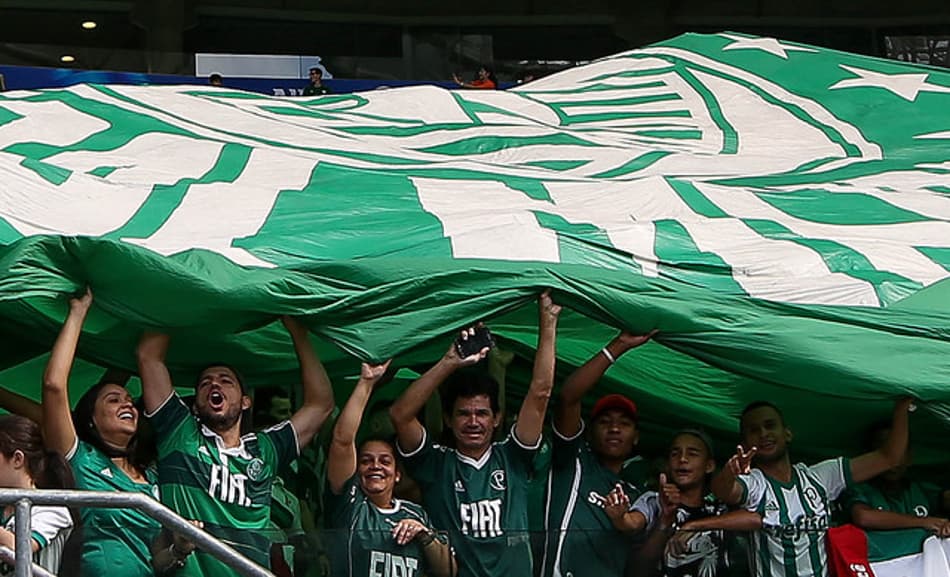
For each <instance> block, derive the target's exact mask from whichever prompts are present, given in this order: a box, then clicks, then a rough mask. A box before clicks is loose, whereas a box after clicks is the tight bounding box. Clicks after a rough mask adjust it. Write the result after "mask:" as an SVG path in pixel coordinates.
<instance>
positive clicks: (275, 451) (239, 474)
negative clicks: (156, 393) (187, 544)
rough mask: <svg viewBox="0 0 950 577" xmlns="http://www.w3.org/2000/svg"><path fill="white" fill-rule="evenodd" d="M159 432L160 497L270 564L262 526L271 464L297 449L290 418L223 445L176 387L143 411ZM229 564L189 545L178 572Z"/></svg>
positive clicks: (207, 572)
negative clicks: (152, 409)
mask: <svg viewBox="0 0 950 577" xmlns="http://www.w3.org/2000/svg"><path fill="white" fill-rule="evenodd" d="M149 418H150V419H151V420H152V423H153V425H154V427H155V437H156V439H157V440H158V482H159V487H160V489H161V498H162V503H164V504H165V505H167V506H168V507H169V508H171V509H172V510H173V511H175V512H176V513H178V514H179V515H181V516H182V517H184V518H185V519H196V520H200V521H202V522H203V523H204V528H205V531H207V532H209V533H211V534H212V535H214V536H215V537H217V538H218V539H220V540H221V541H223V542H224V543H225V544H227V545H230V546H231V547H233V548H234V549H235V550H236V551H237V552H238V553H241V554H242V555H244V556H246V557H247V558H249V559H250V560H251V561H254V562H255V563H258V564H259V565H262V566H264V567H269V566H270V540H269V539H268V538H267V532H266V531H265V529H266V528H267V526H268V521H269V519H270V510H271V484H272V483H273V481H274V477H275V476H276V475H277V470H278V469H279V468H280V466H281V465H283V464H284V463H286V462H289V461H290V460H292V459H295V458H296V457H297V435H296V433H295V432H294V429H293V426H292V425H291V424H290V422H289V421H284V422H283V423H280V424H279V425H276V426H274V427H271V428H270V429H266V430H264V431H262V432H259V433H250V434H248V435H244V436H243V437H241V444H240V445H239V446H237V447H233V448H225V447H224V443H223V441H222V440H221V437H219V436H218V435H217V434H216V433H214V432H213V431H211V430H210V429H208V428H207V427H205V426H204V425H202V424H200V423H199V422H198V420H197V419H196V418H195V417H194V415H192V413H191V411H190V410H188V407H187V406H185V403H184V402H183V401H182V400H181V398H180V397H179V396H178V394H177V393H175V394H172V395H171V396H170V397H169V398H168V400H166V401H165V403H163V404H162V406H161V407H159V408H158V410H156V411H155V412H154V413H153V414H151V415H149ZM233 574H234V571H233V570H231V569H230V568H228V567H227V566H226V565H224V564H223V563H221V562H219V561H217V560H216V559H215V558H214V557H212V556H211V555H208V554H207V553H204V552H202V551H195V554H194V555H191V556H189V557H188V561H187V563H186V565H185V567H184V568H183V569H182V570H181V572H180V573H179V575H183V576H186V577H192V576H199V575H200V576H204V577H216V576H222V577H223V576H228V577H230V576H231V575H233Z"/></svg>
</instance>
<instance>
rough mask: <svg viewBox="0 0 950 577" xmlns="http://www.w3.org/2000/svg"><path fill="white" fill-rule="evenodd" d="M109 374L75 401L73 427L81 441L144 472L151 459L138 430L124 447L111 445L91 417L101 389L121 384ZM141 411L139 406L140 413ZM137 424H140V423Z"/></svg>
mask: <svg viewBox="0 0 950 577" xmlns="http://www.w3.org/2000/svg"><path fill="white" fill-rule="evenodd" d="M110 376H111V375H110V373H106V375H104V376H103V378H102V379H101V380H100V381H99V382H98V383H96V384H95V385H93V386H92V387H91V388H90V389H89V390H88V391H86V392H85V393H83V395H82V396H81V397H79V402H77V403H76V408H74V409H73V427H74V428H75V429H76V436H77V437H79V440H80V441H82V442H83V443H87V444H89V445H92V446H93V447H95V448H96V449H98V450H99V451H102V453H104V454H105V455H106V456H107V457H109V458H110V459H112V458H116V457H125V458H126V459H128V460H129V463H130V464H131V465H132V466H133V467H135V468H136V469H138V470H139V472H140V473H144V472H145V470H146V469H147V468H148V466H149V465H150V464H151V459H150V458H149V456H148V451H145V450H143V449H142V447H141V446H140V443H139V434H138V432H136V433H135V434H134V435H132V438H131V439H129V444H128V445H126V446H125V447H113V446H111V445H109V444H108V443H106V442H105V441H104V440H103V439H102V435H100V434H99V430H98V429H96V424H95V421H93V418H92V417H93V415H94V414H95V412H96V402H97V401H98V400H99V395H100V394H101V393H102V389H104V388H105V387H106V386H107V385H116V386H118V387H121V386H122V385H121V384H119V383H117V382H114V381H113V379H111V378H109V377H110ZM141 412H142V411H141V409H140V408H139V414H140V415H141ZM140 420H141V416H140ZM139 426H141V424H140V425H139Z"/></svg>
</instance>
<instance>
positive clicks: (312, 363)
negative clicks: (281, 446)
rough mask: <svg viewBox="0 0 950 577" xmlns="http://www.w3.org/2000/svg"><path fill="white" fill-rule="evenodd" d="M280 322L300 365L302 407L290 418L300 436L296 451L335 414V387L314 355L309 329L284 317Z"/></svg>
mask: <svg viewBox="0 0 950 577" xmlns="http://www.w3.org/2000/svg"><path fill="white" fill-rule="evenodd" d="M281 321H282V322H283V323H284V327H286V328H287V332H289V333H290V338H291V339H293V341H294V352H296V353H297V361H298V362H299V363H300V377H301V380H302V381H303V405H302V406H301V407H300V408H299V409H297V412H295V413H294V414H293V416H292V417H290V422H291V423H292V424H293V426H294V430H295V431H296V432H297V447H298V448H303V447H306V446H307V445H308V444H310V441H312V440H313V437H314V436H315V435H316V434H317V433H318V432H319V431H320V427H322V426H323V423H324V422H325V421H326V420H327V417H329V416H330V414H331V413H333V407H334V401H333V387H332V386H331V385H330V377H328V376H327V371H326V369H324V368H323V363H321V362H320V359H318V358H317V355H316V353H314V352H313V346H312V345H311V344H310V333H309V332H308V331H307V327H305V326H303V325H302V324H301V323H300V321H298V320H296V319H292V318H290V317H281Z"/></svg>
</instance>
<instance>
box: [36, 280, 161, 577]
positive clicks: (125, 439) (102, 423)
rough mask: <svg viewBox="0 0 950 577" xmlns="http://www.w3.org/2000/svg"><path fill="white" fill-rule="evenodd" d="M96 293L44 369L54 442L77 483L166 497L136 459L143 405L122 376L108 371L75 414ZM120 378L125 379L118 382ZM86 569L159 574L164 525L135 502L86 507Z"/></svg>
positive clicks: (83, 303)
mask: <svg viewBox="0 0 950 577" xmlns="http://www.w3.org/2000/svg"><path fill="white" fill-rule="evenodd" d="M91 306H92V293H91V292H90V291H88V290H87V291H86V293H85V294H84V295H83V296H82V297H80V298H74V299H70V301H69V316H68V317H67V318H66V322H65V324H64V325H63V328H62V330H61V331H60V333H59V337H58V338H57V339H56V344H55V345H54V346H53V352H52V354H51V355H50V360H49V364H48V365H47V367H46V373H45V374H44V376H43V403H42V414H41V416H42V427H43V437H44V439H45V440H46V447H47V448H48V449H49V450H52V451H56V452H58V453H59V454H61V455H63V456H65V457H66V460H67V461H69V464H70V465H71V466H72V469H73V473H74V475H75V477H76V486H77V487H78V488H79V489H84V490H89V491H126V492H137V493H144V494H146V495H148V496H149V497H153V498H157V497H158V479H157V476H156V474H155V471H154V470H153V469H149V468H147V467H146V466H145V465H144V464H143V463H141V462H140V461H139V460H138V459H136V438H137V433H138V424H139V411H138V409H136V407H135V405H134V403H133V401H132V397H131V395H129V392H128V391H127V390H126V389H125V387H124V386H122V382H121V380H120V379H112V378H110V375H109V374H108V373H107V374H106V375H105V377H104V378H103V379H102V380H101V381H100V382H99V383H98V384H96V385H95V386H93V387H92V388H91V389H89V391H87V392H86V393H85V394H84V395H83V396H82V397H81V398H80V399H79V402H78V403H77V404H76V410H75V412H74V413H73V414H72V415H71V414H70V410H69V390H68V385H67V381H68V379H69V372H70V369H71V368H72V364H73V358H74V357H75V354H76V345H77V344H78V342H79V335H80V333H81V332H82V325H83V322H84V321H85V318H86V314H87V313H88V312H89V308H90V307H91ZM116 381H119V382H116ZM81 521H82V526H83V543H82V572H81V574H82V575H83V576H88V577H103V576H104V575H122V576H123V577H153V576H154V575H155V571H154V570H153V569H152V554H151V552H150V545H151V543H152V541H153V540H154V539H155V537H156V536H157V535H158V532H159V529H160V525H159V524H158V522H157V521H155V520H154V519H152V518H151V517H149V516H147V515H145V514H144V513H141V512H139V511H137V510H135V509H131V508H123V509H103V508H91V507H86V508H83V509H82V512H81Z"/></svg>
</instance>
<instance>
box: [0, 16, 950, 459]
mask: <svg viewBox="0 0 950 577" xmlns="http://www.w3.org/2000/svg"><path fill="white" fill-rule="evenodd" d="M948 105H950V73H948V72H946V71H940V70H936V69H930V68H923V67H916V66H911V65H907V64H904V63H900V62H891V61H883V60H877V59H872V58H866V57H861V56H856V55H850V54H844V53H838V52H834V51H830V50H824V49H819V48H815V47H809V46H805V45H799V44H793V43H789V42H781V41H777V40H774V39H770V38H756V37H747V36H741V35H737V34H719V35H708V36H705V35H685V36H681V37H678V38H675V39H672V40H670V41H667V42H663V43H659V44H656V45H653V46H649V47H646V48H644V49H640V50H634V51H631V52H627V53H623V54H618V55H615V56H612V57H609V58H604V59H601V60H598V61H595V62H593V63H591V64H589V65H587V66H583V67H578V68H574V69H570V70H567V71H564V72H562V73H560V74H556V75H553V76H551V77H548V78H544V79H541V80H538V81H535V82H531V83H529V84H526V85H524V86H521V87H519V88H517V89H514V90H510V91H446V90H443V89H440V88H437V87H431V86H417V87H408V88H400V89H393V90H384V91H374V92H372V93H361V94H346V95H333V96H325V97H314V98H296V99H290V98H273V97H266V96H262V95H258V94H249V93H243V92H237V91H232V90H227V89H212V88H208V89H195V87H193V86H189V87H184V86H182V87H143V86H98V85H79V86H74V87H71V88H67V89H57V90H44V91H35V92H8V93H3V94H0V319H2V325H0V335H2V338H3V342H4V343H5V345H6V346H4V347H3V348H2V352H0V368H2V369H3V370H2V371H0V383H2V384H4V385H5V386H8V387H12V388H14V389H17V390H21V391H23V392H26V393H27V394H31V395H33V396H36V395H37V394H38V391H39V383H40V380H39V379H40V376H39V375H40V374H41V371H42V357H41V355H42V354H43V353H44V352H45V351H47V350H48V349H49V347H50V345H51V343H52V341H53V339H54V338H55V334H56V332H57V330H58V327H59V323H61V321H62V319H63V318H64V316H65V312H66V295H69V294H72V293H75V292H77V291H79V290H80V289H81V288H82V287H83V286H84V285H86V284H88V285H90V286H92V288H93V291H94V293H95V296H96V301H95V306H94V310H93V311H92V313H91V314H90V317H89V319H88V321H87V325H86V330H85V333H84V335H83V339H82V342H81V344H80V354H81V356H82V358H83V359H84V360H85V361H87V362H89V363H92V364H94V365H115V366H119V367H125V368H129V369H131V368H134V365H135V363H134V347H135V344H136V341H137V338H138V335H139V334H140V332H141V331H142V330H143V329H144V328H146V327H153V328H160V329H163V330H167V331H168V332H170V333H171V334H172V335H173V344H172V350H171V353H170V358H169V361H170V364H171V365H172V369H173V371H174V372H175V375H176V378H177V379H178V381H177V382H178V383H179V384H182V385H186V386H187V385H188V384H190V382H191V379H192V378H193V374H194V371H195V369H196V368H197V367H199V366H203V365H204V364H206V363H208V362H209V361H220V360H224V361H229V362H233V363H234V364H236V365H237V366H238V367H239V368H240V369H241V370H242V371H243V372H244V373H245V374H246V376H247V378H248V380H249V381H250V382H251V383H252V384H253V385H261V384H286V385H289V384H293V383H294V382H296V380H297V375H296V364H295V361H294V357H293V351H292V348H291V346H290V340H289V338H288V337H287V336H286V335H284V334H283V332H282V330H281V329H280V325H279V323H275V319H276V317H277V316H278V315H282V314H289V315H298V316H302V317H304V319H305V321H306V323H307V324H308V325H309V326H310V327H311V329H312V330H313V331H314V333H315V334H316V335H317V337H318V338H317V339H316V340H318V341H319V343H318V349H319V352H320V353H321V356H322V357H323V358H324V360H325V361H326V363H327V365H328V368H329V370H330V372H331V374H332V375H334V378H335V382H336V383H338V384H339V385H340V392H339V400H340V401H342V399H343V398H344V397H345V394H346V392H347V391H346V389H347V387H346V383H347V382H348V381H346V380H345V379H344V378H343V377H344V376H346V375H352V374H353V373H355V372H356V371H357V370H358V364H357V360H356V358H354V357H357V358H361V359H384V358H388V357H391V356H396V357H397V358H398V361H397V362H398V363H399V364H401V365H403V366H414V367H415V366H418V365H424V364H425V363H427V362H431V361H433V360H434V359H435V358H437V357H438V355H440V354H441V353H442V352H443V351H444V349H445V348H446V347H447V345H448V342H449V340H450V339H451V335H452V333H454V331H456V330H457V329H459V328H460V327H462V326H465V325H466V324H468V323H471V322H473V321H476V320H482V319H484V320H486V321H488V322H489V324H490V325H491V326H492V328H493V329H494V331H495V333H496V334H497V335H498V336H499V338H500V340H501V342H502V343H503V344H504V346H506V347H507V348H511V349H513V350H515V351H516V352H517V353H518V354H519V357H521V358H522V359H530V357H531V347H532V346H533V345H534V343H535V339H536V334H535V324H536V312H535V305H534V304H533V301H534V299H535V297H536V295H537V294H538V293H539V292H540V291H541V290H542V289H543V288H544V287H552V288H553V289H554V295H555V298H556V300H557V301H558V302H560V303H562V304H565V305H567V306H569V307H570V308H571V309H572V311H571V312H569V313H566V314H565V315H564V318H563V323H562V327H561V330H560V333H559V340H558V356H559V361H560V362H559V371H561V372H562V373H564V374H566V373H567V372H569V371H570V370H571V369H572V368H573V367H575V366H577V365H579V364H581V363H583V362H584V361H585V360H586V359H587V358H589V357H590V356H591V355H593V354H595V353H596V352H597V351H598V350H599V349H600V347H602V346H603V344H604V343H605V342H606V341H607V340H609V338H610V337H611V336H612V335H613V334H614V333H615V332H616V330H617V328H618V327H623V328H627V329H630V330H633V331H648V330H650V329H652V328H658V329H659V330H660V335H659V336H658V337H657V338H656V339H655V342H652V343H650V344H648V345H647V346H644V347H642V348H640V349H638V350H636V351H634V352H633V353H631V354H630V355H629V356H628V357H626V358H623V359H622V360H621V361H620V362H619V363H618V364H617V365H615V366H614V367H613V368H612V369H611V371H610V372H609V373H608V378H606V379H605V382H604V384H603V387H602V392H608V391H622V392H624V393H626V394H629V395H630V396H631V397H632V398H634V399H635V400H636V401H637V403H638V404H639V405H640V406H641V411H642V417H643V421H644V423H643V425H644V435H643V439H644V443H645V444H646V445H647V447H648V448H658V447H662V446H664V444H665V443H666V441H667V439H666V434H667V433H669V432H670V431H671V430H673V429H674V428H677V427H680V426H682V425H685V424H698V425H702V426H705V427H707V428H708V429H710V431H711V432H712V433H713V434H714V437H715V438H716V440H717V442H719V443H721V444H720V449H721V450H722V452H723V453H727V452H728V451H729V448H730V447H733V446H734V444H735V439H736V433H735V430H736V416H737V414H738V412H739V410H741V408H742V406H743V405H744V404H745V403H747V402H749V401H752V400H756V399H763V398H764V399H770V400H772V401H774V402H776V403H778V404H779V405H781V406H782V407H783V408H784V409H785V410H786V413H787V418H788V421H789V424H790V426H791V427H792V428H793V430H794V431H795V432H796V439H795V441H794V444H793V450H794V451H795V453H796V455H798V456H801V457H809V458H817V457H821V456H826V455H831V454H839V453H841V452H855V451H858V450H859V445H860V441H861V438H862V435H861V431H862V430H863V428H864V427H866V426H867V425H868V424H869V423H870V422H872V421H873V420H876V419H880V418H885V417H887V416H888V415H889V414H890V405H891V403H892V402H893V400H894V399H895V398H897V397H898V396H900V395H905V394H913V395H914V396H916V397H918V398H919V399H920V400H921V402H920V408H921V410H919V411H917V412H916V413H915V415H914V418H913V421H914V424H913V432H912V434H913V443H914V445H915V448H916V458H917V460H918V462H922V463H925V464H929V465H933V466H937V465H940V464H941V463H943V464H946V463H947V462H948V461H950V454H948V452H947V451H946V449H945V443H944V442H943V437H944V435H946V431H947V427H948V425H950V360H948V359H950V281H947V280H946V279H947V277H948V276H950V222H948V221H950V195H948V193H950V116H948V113H947V111H948V110H950V106H948ZM527 363H528V361H527V360H525V361H522V364H521V365H516V366H515V367H514V368H513V369H512V373H513V382H512V391H511V394H512V395H513V396H516V395H517V394H518V393H519V391H523V386H524V384H525V383H526V379H524V378H519V375H521V374H522V373H523V371H524V367H525V366H526V365H527ZM83 372H84V373H85V372H86V371H83ZM88 372H89V373H90V374H91V373H94V372H95V371H93V370H92V369H91V368H90V369H88ZM92 380H94V379H92ZM598 392H601V391H598ZM393 394H395V393H393Z"/></svg>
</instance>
